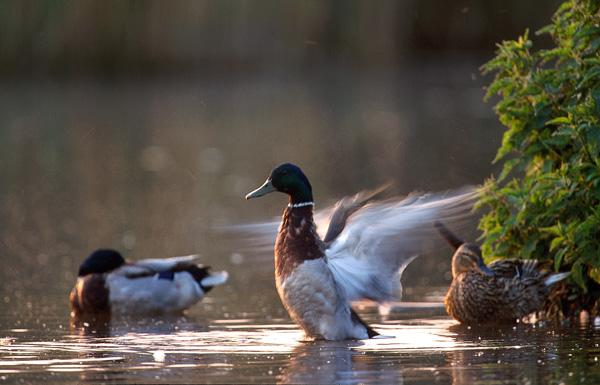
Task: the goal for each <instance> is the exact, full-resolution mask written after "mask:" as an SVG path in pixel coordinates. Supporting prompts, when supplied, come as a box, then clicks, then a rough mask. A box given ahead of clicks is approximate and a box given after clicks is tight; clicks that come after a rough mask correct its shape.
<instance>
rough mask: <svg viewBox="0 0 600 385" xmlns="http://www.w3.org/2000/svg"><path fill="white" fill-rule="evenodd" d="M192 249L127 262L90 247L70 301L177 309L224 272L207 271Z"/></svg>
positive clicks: (126, 310) (117, 308)
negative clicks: (176, 254) (181, 254)
mask: <svg viewBox="0 0 600 385" xmlns="http://www.w3.org/2000/svg"><path fill="white" fill-rule="evenodd" d="M197 259H198V256H196V255H190V256H185V257H174V258H166V259H144V260H141V261H136V262H129V263H127V262H125V260H124V259H123V257H122V256H121V254H119V253H118V252H116V251H114V250H108V249H101V250H96V251H95V252H93V253H92V254H91V255H90V256H89V257H87V258H86V259H85V261H84V262H83V263H82V264H81V266H80V268H79V274H78V278H77V282H76V284H75V287H74V288H73V290H72V291H71V295H70V301H71V308H72V309H73V311H74V313H77V314H82V313H101V312H111V313H122V314H149V313H150V314H154V313H171V312H180V311H183V310H185V309H187V308H188V307H190V306H192V305H193V304H195V303H196V302H198V301H199V300H200V299H202V297H203V296H204V294H206V293H207V292H208V291H210V289H212V288H213V286H217V285H221V284H223V283H225V281H227V272H226V271H221V272H218V273H209V271H208V269H209V267H207V266H202V265H198V264H196V263H195V261H196V260H197Z"/></svg>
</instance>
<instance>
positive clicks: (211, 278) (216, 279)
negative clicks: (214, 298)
mask: <svg viewBox="0 0 600 385" xmlns="http://www.w3.org/2000/svg"><path fill="white" fill-rule="evenodd" d="M228 278H229V274H228V273H227V272H226V271H219V272H216V273H210V275H208V276H206V277H204V278H202V279H201V280H200V285H202V287H206V288H212V287H213V286H219V285H222V284H224V283H225V282H227V279H228Z"/></svg>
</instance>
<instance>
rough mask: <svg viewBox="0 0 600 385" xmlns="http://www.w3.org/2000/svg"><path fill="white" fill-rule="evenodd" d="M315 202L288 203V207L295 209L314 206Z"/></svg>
mask: <svg viewBox="0 0 600 385" xmlns="http://www.w3.org/2000/svg"><path fill="white" fill-rule="evenodd" d="M314 205H315V202H301V203H288V207H290V208H293V209H297V208H299V207H306V206H314Z"/></svg>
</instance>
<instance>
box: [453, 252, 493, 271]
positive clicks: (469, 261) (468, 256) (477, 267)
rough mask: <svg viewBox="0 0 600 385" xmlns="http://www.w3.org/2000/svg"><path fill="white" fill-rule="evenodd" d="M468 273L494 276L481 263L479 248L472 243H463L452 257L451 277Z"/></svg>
mask: <svg viewBox="0 0 600 385" xmlns="http://www.w3.org/2000/svg"><path fill="white" fill-rule="evenodd" d="M469 271H475V272H478V273H480V274H483V275H489V276H493V275H494V272H493V271H492V270H491V269H490V268H489V267H487V266H486V264H485V262H484V261H483V258H482V257H481V249H480V248H479V246H477V245H476V244H474V243H463V244H462V245H460V247H459V248H458V249H456V251H455V252H454V255H453V256H452V277H453V278H454V277H457V276H458V275H459V274H461V273H466V272H469Z"/></svg>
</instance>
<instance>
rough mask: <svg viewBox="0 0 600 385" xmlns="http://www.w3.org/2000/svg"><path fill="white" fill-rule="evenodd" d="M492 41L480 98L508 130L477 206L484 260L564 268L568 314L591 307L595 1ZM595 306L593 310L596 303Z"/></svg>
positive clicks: (598, 243)
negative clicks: (514, 36) (547, 43)
mask: <svg viewBox="0 0 600 385" xmlns="http://www.w3.org/2000/svg"><path fill="white" fill-rule="evenodd" d="M539 33H540V34H549V35H550V37H551V38H552V41H553V42H554V47H552V48H550V49H537V50H536V49H534V48H533V43H532V42H531V40H530V39H529V36H528V33H527V32H526V33H525V34H524V36H522V37H520V38H519V39H518V40H516V41H505V42H503V43H502V44H500V45H499V46H498V51H497V55H496V57H495V58H494V59H493V60H491V61H490V62H488V63H487V64H485V65H484V67H483V69H484V72H485V73H489V72H493V73H495V79H494V81H493V82H492V84H491V85H490V87H489V88H488V91H487V97H488V98H489V97H491V96H493V95H498V96H499V97H500V99H499V101H498V103H497V104H496V106H495V111H496V113H497V114H498V116H499V118H500V121H501V122H502V124H504V125H505V126H506V127H507V130H506V132H505V133H504V137H503V140H502V145H501V147H500V149H499V150H498V154H497V156H496V159H495V161H501V162H502V163H503V170H502V172H501V174H500V175H499V176H498V178H497V179H494V178H492V179H490V180H488V181H486V183H485V185H484V188H483V189H482V190H483V194H482V197H481V199H480V202H479V206H482V207H486V208H488V209H489V212H488V213H487V214H486V215H485V216H484V217H483V218H482V219H481V222H480V228H481V229H482V230H483V238H484V244H483V252H484V255H486V256H487V257H490V256H499V257H513V258H514V257H517V256H518V257H520V258H535V259H540V260H544V259H547V260H554V268H555V269H556V270H562V271H568V270H570V271H571V272H572V273H571V276H570V278H569V281H568V283H569V285H570V287H569V288H568V289H569V292H570V295H569V298H570V304H569V307H568V309H565V310H568V312H569V313H571V312H574V311H576V310H579V309H580V308H590V309H591V308H592V307H593V304H594V302H596V300H597V298H598V297H599V294H600V293H599V292H598V290H597V288H599V287H600V286H599V284H600V118H599V117H600V0H572V1H566V2H564V3H563V4H562V5H561V6H560V7H559V9H558V11H557V12H556V13H555V15H554V17H553V19H552V24H551V25H549V26H547V27H545V28H543V29H542V30H541V31H539ZM593 310H594V311H597V310H598V309H597V308H596V309H593Z"/></svg>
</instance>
